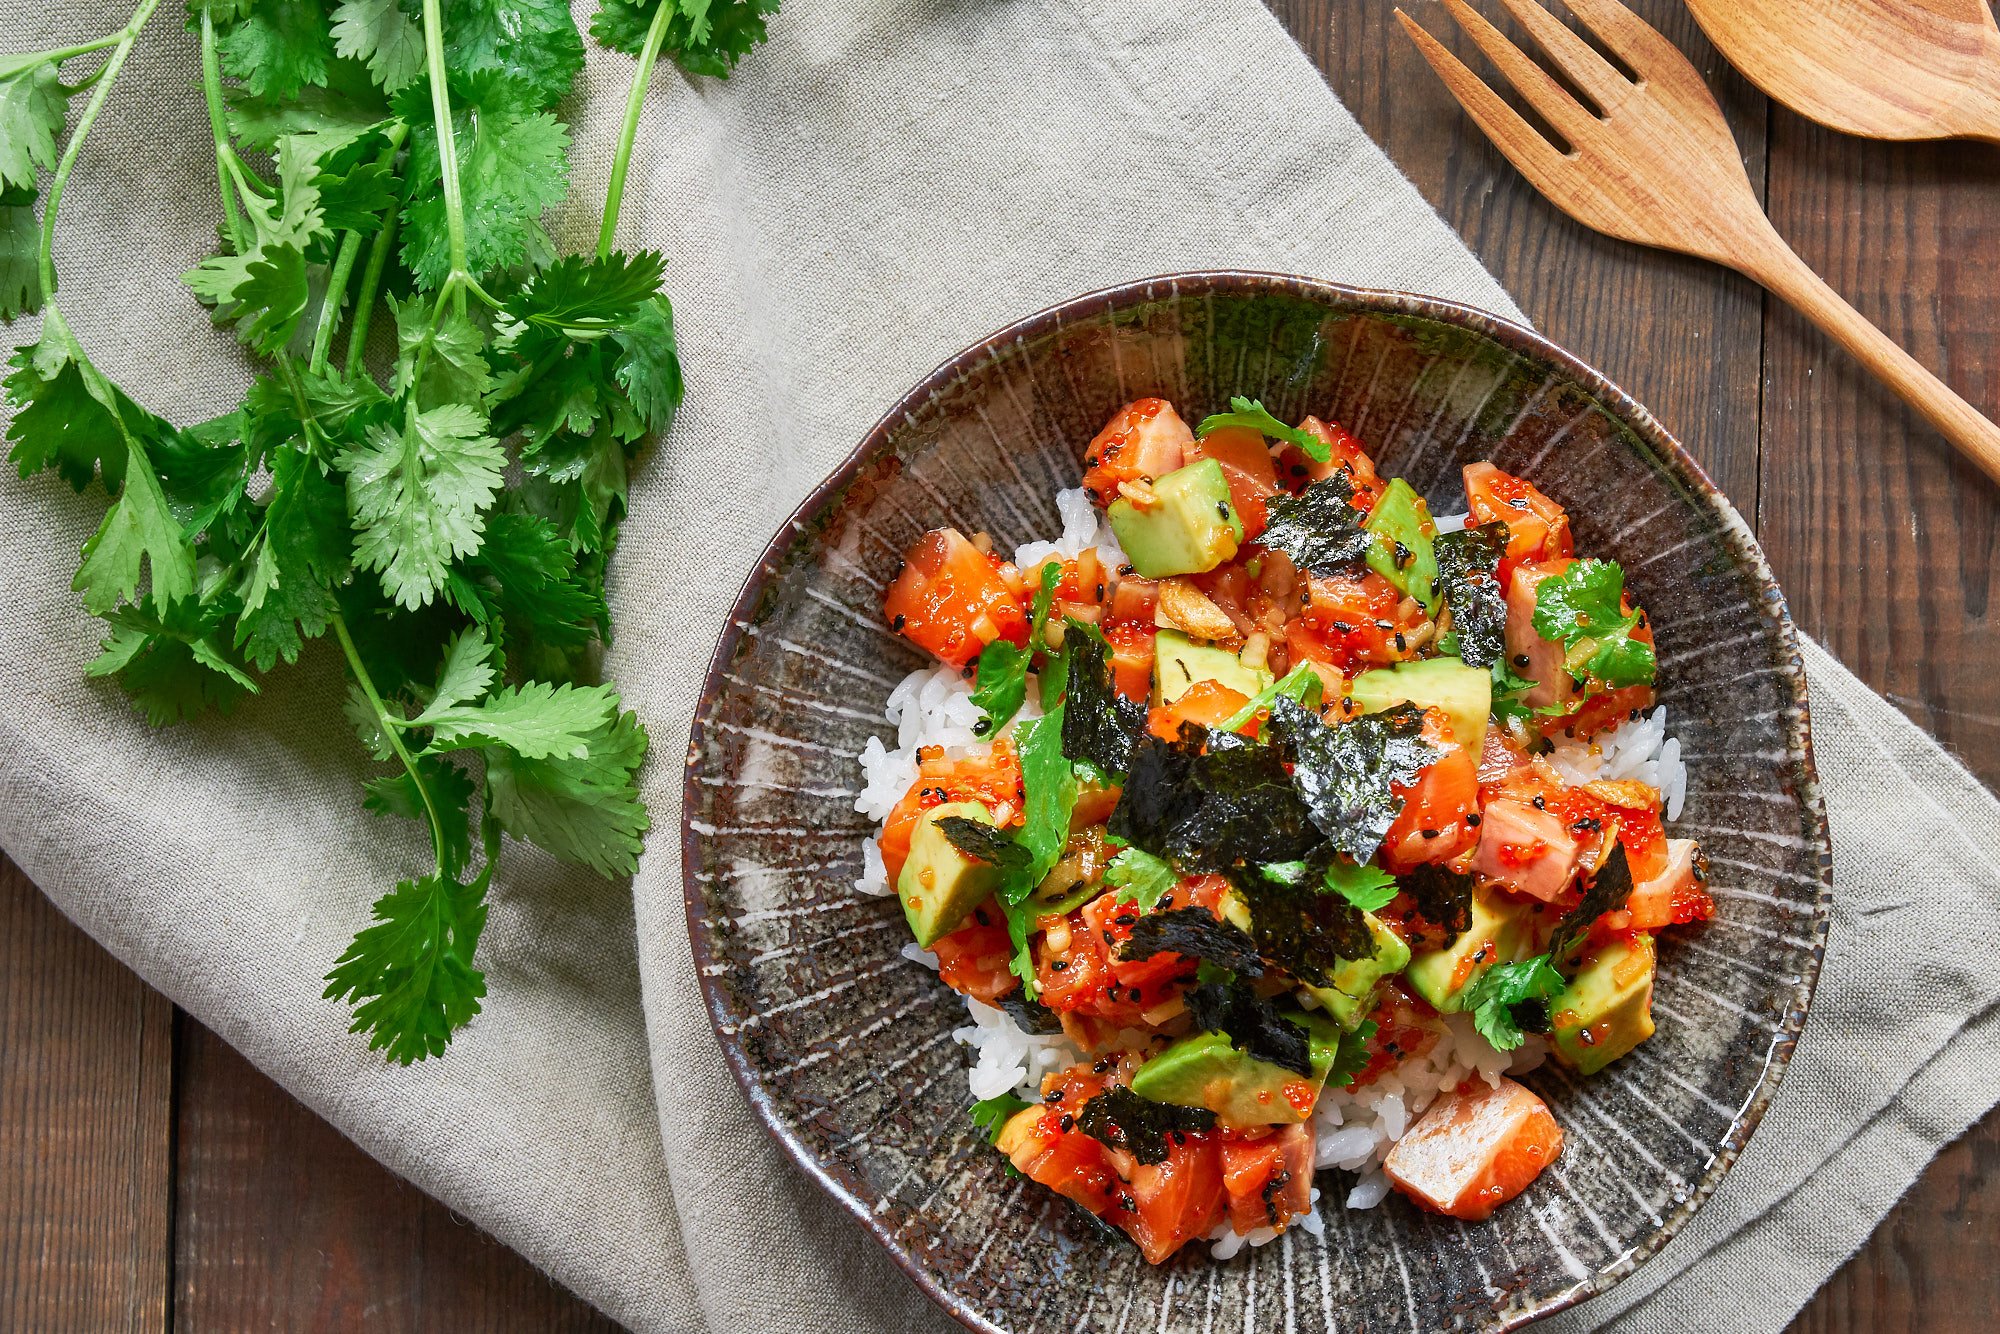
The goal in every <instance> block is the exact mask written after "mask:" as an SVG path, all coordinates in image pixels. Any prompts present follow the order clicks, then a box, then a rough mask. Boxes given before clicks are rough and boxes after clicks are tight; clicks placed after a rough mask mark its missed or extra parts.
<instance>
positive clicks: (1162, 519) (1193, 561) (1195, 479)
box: [1107, 459, 1435, 579]
mask: <svg viewBox="0 0 2000 1334" xmlns="http://www.w3.org/2000/svg"><path fill="white" fill-rule="evenodd" d="M1153 495H1154V496H1155V497H1156V499H1155V500H1154V503H1152V504H1151V505H1148V506H1147V507H1146V508H1145V509H1140V508H1139V507H1138V506H1136V505H1134V504H1133V503H1132V502H1131V501H1129V500H1125V499H1123V498H1120V499H1118V500H1114V501H1112V502H1111V508H1110V510H1109V511H1107V513H1108V514H1109V516H1110V519H1111V531H1112V532H1114V533H1116V534H1118V545H1119V546H1121V547H1123V548H1124V549H1125V559H1126V560H1128V561H1130V562H1131V563H1132V568H1133V570H1135V571H1136V572H1137V573H1138V574H1139V575H1140V576H1141V577H1142V578H1146V579H1164V578H1166V577H1167V576H1168V575H1170V574H1200V573H1202V572H1203V571H1204V570H1212V569H1214V568H1215V567H1216V566H1218V565H1220V564H1222V562H1224V561H1226V560H1228V559H1229V558H1230V557H1231V556H1234V555H1235V554H1236V548H1237V547H1238V546H1240V545H1241V544H1242V542H1243V520H1242V519H1241V518H1239V517H1238V516H1237V513H1236V506H1235V505H1233V504H1231V503H1230V500H1229V483H1228V481H1227V480H1226V479H1225V478H1224V477H1223V475H1222V465H1221V464H1220V463H1217V462H1216V461H1215V460H1214V459H1203V460H1201V461H1200V462H1199V463H1190V464H1188V465H1187V466H1186V467H1185V468H1176V469H1174V470H1173V471H1172V472H1170V473H1168V474H1167V475H1166V476H1164V477H1161V478H1157V479H1155V480H1154V482H1153ZM1433 573H1434V574H1435V570H1433Z"/></svg>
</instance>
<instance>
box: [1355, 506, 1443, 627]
mask: <svg viewBox="0 0 2000 1334" xmlns="http://www.w3.org/2000/svg"><path fill="white" fill-rule="evenodd" d="M1362 526H1363V527H1365V528H1367V529H1368V531H1369V532H1371V533H1374V534H1376V535H1377V536H1378V537H1380V538H1381V539H1382V540H1381V541H1379V542H1377V543H1376V544H1375V545H1374V546H1372V547H1370V548H1369V549H1368V566H1369V568H1370V569H1372V570H1374V571H1375V573H1377V574H1379V575H1381V576H1382V577H1383V578H1384V579H1387V580H1388V581H1389V582H1390V583H1392V584H1394V585H1395V586H1396V587H1398V588H1400V589H1402V590H1403V592H1404V593H1406V594H1408V595H1409V596H1410V597H1413V598H1415V599H1416V600H1417V601H1419V602H1421V603H1423V604H1424V610H1425V611H1426V612H1427V613H1429V614H1430V615H1432V616H1435V615H1437V609H1438V591H1437V577H1438V563H1437V550H1436V548H1435V547H1434V546H1432V540H1433V539H1434V538H1436V537H1437V524H1436V523H1435V522H1433V521H1432V519H1431V507H1430V506H1429V505H1427V504H1425V503H1424V498H1423V497H1422V496H1420V495H1418V494H1417V493H1416V491H1415V490H1414V489H1413V488H1412V487H1411V486H1410V484H1409V483H1408V482H1406V481H1404V480H1403V479H1402V478H1400V477H1398V478H1397V479H1396V480H1394V481H1393V482H1390V483H1389V485H1388V488H1387V489H1386V490H1384V491H1383V492H1382V498H1381V499H1380V500H1377V501H1376V502H1375V508H1374V510H1372V511H1371V512H1370V513H1369V515H1368V521H1367V522H1366V523H1365V524H1363V525H1362Z"/></svg>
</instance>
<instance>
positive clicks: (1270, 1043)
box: [1186, 982, 1312, 1075]
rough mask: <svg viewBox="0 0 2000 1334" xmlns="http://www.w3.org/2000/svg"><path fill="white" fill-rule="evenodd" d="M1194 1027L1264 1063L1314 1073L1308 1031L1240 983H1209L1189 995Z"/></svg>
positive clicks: (1188, 999) (1306, 1073)
mask: <svg viewBox="0 0 2000 1334" xmlns="http://www.w3.org/2000/svg"><path fill="white" fill-rule="evenodd" d="M1186 1000H1187V1008H1188V1014H1189V1015H1190V1016H1192V1018H1193V1019H1194V1026H1195V1027H1196V1028H1199V1029H1201V1030H1202V1031H1203V1032H1207V1033H1220V1034H1222V1035H1223V1036H1224V1037H1226V1038H1228V1039H1229V1041H1230V1045H1232V1046H1234V1047H1236V1048H1238V1049H1239V1050H1241V1051H1245V1052H1248V1053H1249V1054H1250V1055H1252V1056H1254V1057H1256V1058H1257V1059H1258V1060H1260V1061H1268V1062H1270V1063H1271V1064H1272V1065H1280V1066H1283V1067H1284V1068H1285V1069H1287V1070H1296V1071H1297V1072H1298V1073H1300V1074H1302V1075H1309V1074H1311V1073H1312V1044H1311V1042H1309V1041H1308V1040H1307V1037H1306V1030H1305V1029H1304V1028H1303V1027H1301V1026H1300V1025H1298V1024H1295V1023H1292V1022H1291V1021H1290V1020H1288V1019H1286V1018H1285V1017H1284V1016H1283V1015H1282V1014H1280V1013H1279V1012H1278V1007H1277V1006H1275V1005H1273V1004H1272V1003H1271V1002H1270V1001H1268V1000H1266V999H1264V997H1262V996H1259V995H1258V994H1257V993H1256V992H1254V991H1252V990H1250V988H1248V987H1246V986H1243V985H1241V984H1240V983H1223V982H1209V983H1205V984H1203V985H1201V986H1198V987H1196V988H1194V989H1193V990H1192V991H1190V992H1188V993H1187V996H1186Z"/></svg>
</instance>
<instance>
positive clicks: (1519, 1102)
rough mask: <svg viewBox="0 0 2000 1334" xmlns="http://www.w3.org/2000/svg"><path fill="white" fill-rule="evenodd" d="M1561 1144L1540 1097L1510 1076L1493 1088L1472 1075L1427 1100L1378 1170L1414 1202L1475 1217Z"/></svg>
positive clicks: (1535, 1171)
mask: <svg viewBox="0 0 2000 1334" xmlns="http://www.w3.org/2000/svg"><path fill="white" fill-rule="evenodd" d="M1562 1144H1563V1133H1562V1127H1561V1126H1559V1125H1557V1124H1556V1119H1555V1118H1554V1117H1553V1116H1551V1115H1549V1109H1548V1105H1547V1104H1546V1103H1544V1102H1543V1101H1542V1100H1541V1099H1540V1098H1538V1097H1536V1096H1535V1095H1534V1094H1533V1093H1532V1092H1530V1091H1529V1090H1528V1089H1526V1088H1524V1087H1522V1086H1521V1085H1519V1084H1517V1083H1515V1082H1514V1081H1513V1080H1511V1079H1506V1078H1503V1079H1501V1081H1500V1084H1499V1087H1497V1088H1493V1087H1489V1086H1488V1085H1487V1084H1486V1082H1485V1081H1484V1080H1482V1079H1477V1078H1475V1079H1473V1080H1471V1081H1470V1082H1469V1083H1468V1084H1467V1085H1466V1086H1465V1087H1464V1088H1462V1089H1459V1090H1458V1091H1456V1092H1451V1093H1446V1094H1443V1095H1442V1096H1440V1097H1439V1098H1438V1100H1437V1101H1436V1102H1434V1103H1432V1104H1431V1105H1430V1108H1429V1110H1428V1111H1426V1112H1425V1113H1424V1114H1423V1117H1422V1118H1421V1119H1420V1120H1418V1122H1417V1123H1416V1124H1415V1125H1414V1126H1412V1127H1410V1130H1409V1133H1408V1134H1406V1135H1404V1136H1403V1138H1401V1139H1400V1140H1398V1141H1396V1147H1395V1148H1393V1149H1391V1150H1390V1151H1389V1158H1388V1161H1387V1162H1385V1163H1383V1164H1382V1171H1383V1172H1384V1173H1385V1174H1386V1175H1387V1176H1388V1178H1389V1181H1390V1184H1392V1185H1394V1186H1395V1188H1396V1189H1397V1190H1400V1191H1401V1192H1403V1194H1405V1195H1407V1196H1409V1197H1410V1198H1411V1199H1412V1200H1414V1201H1416V1203H1417V1204H1418V1205H1419V1206H1421V1207H1423V1208H1425V1209H1428V1210H1430V1211H1431V1212H1433V1213H1439V1214H1444V1215H1446V1216H1448V1217H1451V1218H1462V1219H1465V1220H1466V1221H1467V1222H1477V1221H1479V1220H1480V1219H1482V1218H1485V1217H1487V1216H1488V1215H1489V1214H1491V1213H1492V1212H1493V1211H1494V1210H1495V1209H1497V1208H1498V1207H1500V1206H1501V1205H1502V1204H1505V1203H1506V1202H1507V1201H1508V1200H1511V1199H1513V1198H1514V1197H1515V1196H1516V1195H1519V1194H1520V1193H1521V1192H1522V1191H1524V1190H1526V1189H1527V1188H1528V1183H1529V1182H1531V1181H1533V1180H1534V1179H1535V1178H1536V1177H1537V1176H1540V1175H1541V1172H1542V1169H1543V1168H1545V1167H1547V1166H1548V1165H1549V1164H1550V1163H1552V1162H1554V1161H1555V1160H1556V1158H1557V1157H1558V1156H1559V1155H1560V1154H1561V1153H1562Z"/></svg>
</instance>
